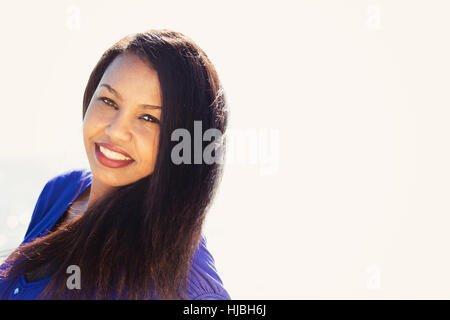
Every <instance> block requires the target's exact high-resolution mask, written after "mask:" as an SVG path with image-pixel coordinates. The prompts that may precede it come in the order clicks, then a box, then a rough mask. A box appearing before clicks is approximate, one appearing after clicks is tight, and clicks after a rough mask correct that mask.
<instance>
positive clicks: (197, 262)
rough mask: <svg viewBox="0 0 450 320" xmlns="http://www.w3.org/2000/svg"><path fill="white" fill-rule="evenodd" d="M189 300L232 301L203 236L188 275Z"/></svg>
mask: <svg viewBox="0 0 450 320" xmlns="http://www.w3.org/2000/svg"><path fill="white" fill-rule="evenodd" d="M188 299H189V300H231V298H230V295H229V294H228V292H227V291H226V290H225V288H224V285H223V282H222V279H221V278H220V276H219V274H218V272H217V269H216V266H215V262H214V258H213V256H212V255H211V253H210V252H209V250H208V249H207V247H206V238H205V236H204V235H203V236H202V239H201V241H200V243H199V246H198V249H197V251H196V253H195V255H194V258H193V261H192V265H191V269H190V272H189V275H188Z"/></svg>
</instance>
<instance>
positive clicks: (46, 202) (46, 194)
mask: <svg viewBox="0 0 450 320" xmlns="http://www.w3.org/2000/svg"><path fill="white" fill-rule="evenodd" d="M89 175H90V172H89V171H88V170H86V169H71V170H67V171H64V172H62V173H60V174H57V175H56V176H53V177H52V178H50V179H49V180H48V181H47V182H46V183H45V185H44V187H43V189H42V190H41V192H40V194H39V197H38V200H37V202H36V205H35V207H34V211H33V214H32V216H31V220H30V223H29V225H28V229H27V231H26V233H25V239H27V238H28V237H29V236H30V235H34V236H35V234H36V232H37V231H38V230H37V229H38V228H37V227H38V224H39V223H40V222H41V221H43V219H46V217H47V216H48V213H49V212H50V211H51V208H53V207H54V206H55V204H57V202H58V201H65V199H64V197H63V196H64V195H65V194H66V193H67V194H69V193H73V190H72V188H71V186H73V188H76V185H77V184H78V182H79V181H80V180H81V179H84V178H85V177H87V176H89ZM32 231H34V232H32Z"/></svg>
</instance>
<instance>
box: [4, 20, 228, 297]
mask: <svg viewBox="0 0 450 320" xmlns="http://www.w3.org/2000/svg"><path fill="white" fill-rule="evenodd" d="M123 53H134V54H137V55H138V56H139V57H140V58H141V59H142V61H144V62H146V63H148V65H149V66H151V67H152V68H154V69H155V70H156V71H157V73H158V77H159V81H160V87H161V92H162V103H163V107H164V109H163V112H162V114H161V119H160V140H159V150H158V155H157V160H156V165H155V168H154V171H153V172H152V173H151V174H150V175H149V176H147V177H145V178H142V179H140V180H139V181H136V182H134V183H131V184H129V185H126V186H120V187H117V188H116V189H114V191H112V192H110V193H108V194H107V195H105V196H104V197H103V198H101V199H99V200H98V201H96V202H95V203H93V204H92V206H91V207H90V208H89V209H88V210H87V211H86V212H85V213H84V214H83V215H81V216H79V217H77V218H75V219H74V220H73V221H71V222H69V223H67V224H63V225H62V226H60V228H58V229H57V230H55V231H53V232H50V233H49V234H47V235H45V236H42V237H38V238H36V239H34V240H33V241H31V242H29V243H24V244H22V245H21V246H19V247H18V248H17V249H16V250H15V251H14V252H13V253H12V254H11V256H10V257H9V258H8V259H7V260H6V261H5V264H6V266H7V269H5V271H3V273H2V274H1V276H3V277H5V278H14V277H17V276H20V275H23V274H24V273H25V272H26V271H27V270H34V269H35V268H38V267H40V266H42V265H44V264H47V263H48V262H49V261H51V262H52V265H53V266H54V270H55V272H54V274H53V276H52V278H51V280H50V281H49V282H48V284H47V286H46V288H45V290H44V291H43V292H42V294H41V296H40V298H54V299H60V298H61V299H62V298H74V299H151V298H152V299H187V296H186V290H187V275H188V272H189V268H190V265H191V263H192V257H193V254H194V253H195V250H196V249H197V248H198V245H199V242H200V240H201V235H202V225H203V222H204V219H205V215H206V212H207V211H208V208H209V206H210V204H211V202H212V200H213V197H214V196H215V193H216V189H217V186H218V184H219V181H220V179H221V176H222V168H223V163H222V162H221V161H219V162H218V163H216V162H214V163H212V164H206V163H204V161H202V163H201V164H196V163H192V164H183V163H182V164H179V165H177V164H174V163H173V162H172V160H171V150H172V148H173V146H174V145H176V144H177V143H179V142H177V141H171V133H172V132H173V130H175V129H177V128H185V129H187V130H188V131H189V132H190V134H191V136H192V137H193V136H194V121H201V124H202V130H207V129H209V128H215V129H218V130H220V131H221V132H222V133H223V137H224V134H225V130H226V126H227V110H226V102H225V95H224V91H223V89H222V86H221V84H220V82H219V78H218V75H217V73H216V70H215V68H214V66H213V64H212V63H211V61H210V59H209V58H208V57H207V55H206V54H205V53H204V52H203V50H202V49H200V48H199V47H198V45H196V44H195V43H194V42H193V41H192V40H191V39H190V38H188V37H187V36H185V35H183V34H181V33H179V32H174V31H171V30H167V29H152V30H148V31H146V32H143V33H137V34H134V35H130V36H127V37H125V38H123V39H122V40H120V41H118V42H117V43H115V44H114V45H113V46H112V47H111V48H109V49H108V50H107V51H106V52H105V53H104V54H103V55H102V57H101V58H100V60H99V61H98V63H97V65H96V66H95V68H94V70H93V71H92V73H91V75H90V78H89V81H88V83H87V86H86V89H85V93H84V98H83V113H82V115H83V119H84V116H85V114H86V111H87V108H88V105H89V103H90V101H91V98H92V96H93V94H94V92H95V90H96V88H97V86H98V84H99V81H100V79H101V77H102V75H103V73H104V72H105V70H106V68H107V67H108V66H109V65H110V64H111V62H112V61H113V60H114V59H115V58H116V57H117V56H118V55H120V54H123ZM206 143H208V144H209V143H210V142H203V145H202V147H203V148H204V147H205V144H206ZM217 143H218V146H219V148H218V150H217V152H219V153H220V154H222V155H223V154H224V152H225V139H224V138H223V139H221V140H219V141H217ZM203 148H202V150H203ZM191 154H194V152H193V150H192V152H191ZM69 265H78V266H79V267H80V270H81V290H76V289H72V290H68V289H67V287H66V279H67V277H68V274H67V273H66V271H67V267H68V266H69Z"/></svg>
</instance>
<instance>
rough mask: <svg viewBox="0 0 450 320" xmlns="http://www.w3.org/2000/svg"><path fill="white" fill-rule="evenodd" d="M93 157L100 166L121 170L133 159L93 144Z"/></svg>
mask: <svg viewBox="0 0 450 320" xmlns="http://www.w3.org/2000/svg"><path fill="white" fill-rule="evenodd" d="M95 156H96V158H97V160H98V161H99V162H100V163H101V164H102V165H104V166H106V167H108V168H122V167H125V166H128V165H129V164H131V163H133V162H134V160H133V159H131V158H128V157H126V156H124V155H122V154H120V153H117V152H114V151H111V150H109V149H108V148H106V147H103V146H99V145H98V144H95Z"/></svg>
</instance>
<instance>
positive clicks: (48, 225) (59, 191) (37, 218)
mask: <svg viewBox="0 0 450 320" xmlns="http://www.w3.org/2000/svg"><path fill="white" fill-rule="evenodd" d="M91 182H92V173H91V172H90V171H87V170H85V169H81V170H70V171H66V172H64V173H63V174H61V175H58V176H56V177H54V178H53V179H51V180H50V181H48V182H47V184H46V185H45V186H44V189H43V190H42V192H41V194H40V196H39V198H38V201H37V203H36V206H35V208H34V211H33V215H32V217H31V221H30V225H29V226H28V230H27V232H26V234H25V238H24V241H23V242H22V243H27V242H30V241H32V240H33V239H34V238H36V237H38V236H44V235H45V234H46V233H48V231H49V230H51V229H52V227H53V226H54V225H55V223H56V222H57V221H58V220H59V218H60V217H61V216H62V214H63V213H64V212H65V211H66V210H67V208H68V206H69V205H70V204H71V203H72V201H74V200H75V199H76V198H77V197H78V195H80V194H81V193H83V191H84V190H86V189H87V188H88V187H89V186H90V185H91ZM2 267H3V268H4V267H5V264H3V265H2V266H0V269H1V268H2ZM50 279H51V277H48V278H46V279H42V280H39V281H35V282H27V281H26V280H25V277H24V276H23V275H22V276H20V277H18V278H16V279H10V280H7V279H1V278H0V299H8V300H33V299H36V298H37V296H38V295H39V294H40V293H41V292H42V291H43V289H44V288H45V286H46V284H47V283H48V282H49V281H50ZM187 284H188V285H187V297H188V299H189V300H230V299H231V298H230V296H229V294H228V293H227V291H226V290H225V289H224V287H223V283H222V280H221V279H220V277H219V275H218V274H217V270H216V268H215V265H214V259H213V257H212V255H211V254H210V253H209V251H208V250H207V248H206V239H205V236H204V235H203V236H202V240H201V242H200V246H199V247H198V249H197V251H196V252H195V255H194V259H193V262H192V265H191V269H190V271H189V274H188V282H187Z"/></svg>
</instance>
